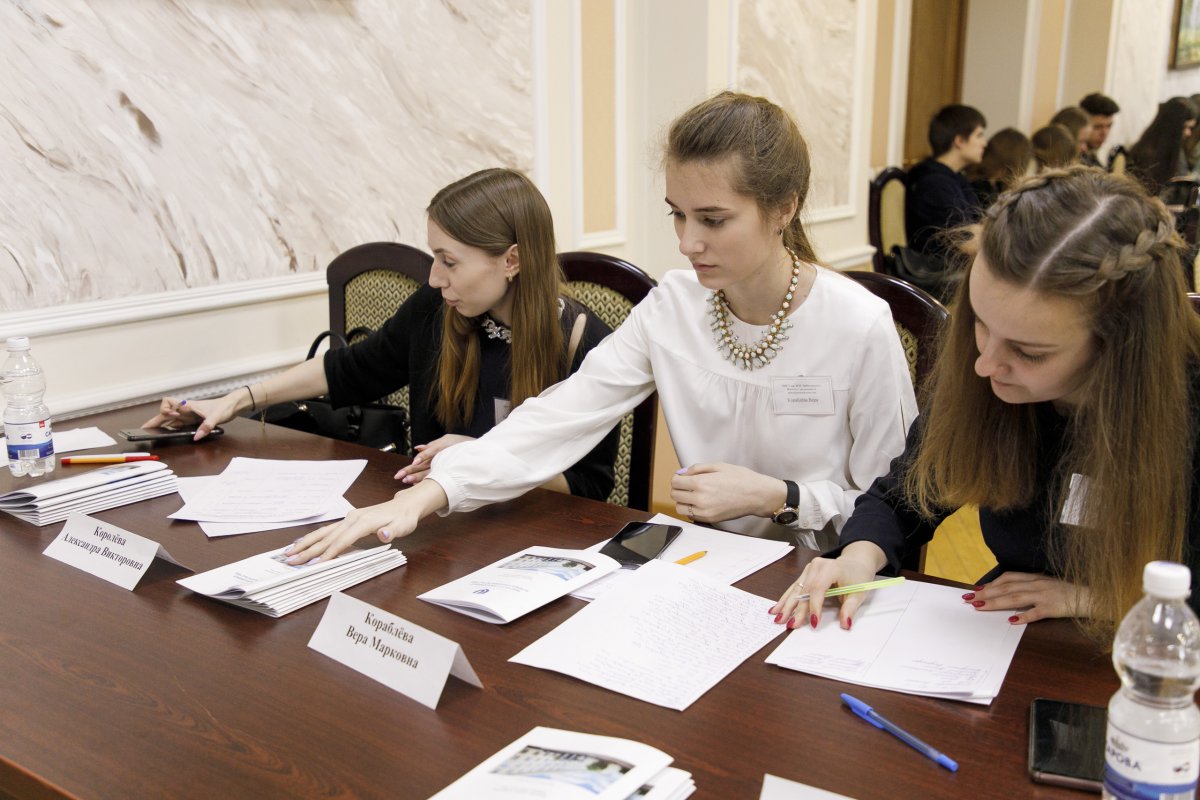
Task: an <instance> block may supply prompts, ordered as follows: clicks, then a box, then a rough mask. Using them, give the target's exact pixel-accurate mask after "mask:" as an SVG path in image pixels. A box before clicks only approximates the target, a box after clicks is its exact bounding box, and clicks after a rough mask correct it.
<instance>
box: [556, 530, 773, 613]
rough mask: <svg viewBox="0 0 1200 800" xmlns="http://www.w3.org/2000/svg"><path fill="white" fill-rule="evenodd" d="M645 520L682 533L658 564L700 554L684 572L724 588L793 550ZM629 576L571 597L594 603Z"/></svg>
mask: <svg viewBox="0 0 1200 800" xmlns="http://www.w3.org/2000/svg"><path fill="white" fill-rule="evenodd" d="M649 521H650V522H656V523H659V524H662V525H678V526H679V527H681V528H683V532H682V533H680V534H679V536H678V537H676V539H675V541H674V542H672V543H671V546H670V547H668V548H667V549H666V550H664V551H663V552H662V554H661V555H659V557H658V560H659V561H678V560H679V559H681V558H686V557H688V556H690V555H693V554H694V553H704V556H703V557H701V558H699V559H696V560H695V561H692V562H690V563H689V564H688V565H687V566H688V569H689V570H691V571H692V572H694V573H696V574H697V575H703V576H705V577H707V578H711V579H712V580H714V581H717V582H718V583H723V584H725V585H727V586H729V585H732V584H735V583H737V582H738V581H740V580H741V579H742V578H744V577H746V576H747V575H753V574H754V573H755V572H758V571H759V570H760V569H762V568H763V567H765V566H766V565H767V564H771V563H774V562H776V561H778V560H779V559H781V558H783V557H784V556H786V555H787V554H788V553H790V552H792V550H794V549H795V548H793V547H792V545H790V544H788V543H787V542H779V541H775V540H773V539H758V538H755V537H753V536H743V535H741V534H740V533H729V532H728V531H719V530H715V529H713V528H705V527H703V526H700V525H693V524H692V523H690V522H684V521H682V520H678V519H675V518H674V517H668V516H667V515H666V514H655V515H654V516H653V517H651V518H650V519H649ZM607 541H608V540H607V539H605V540H604V541H603V542H598V543H596V544H594V545H592V546H591V547H589V548H588V550H589V551H592V550H599V549H600V548H601V547H603V546H604V545H605V543H606V542H607ZM632 573H633V570H630V569H625V570H621V571H620V572H614V573H613V574H611V575H609V576H608V577H607V578H601V579H600V580H598V581H594V582H592V583H589V584H587V585H586V586H584V587H583V588H581V589H578V590H573V592H572V595H573V596H574V597H577V598H579V599H580V600H595V599H596V598H597V597H599V596H600V595H602V594H604V593H605V592H607V591H610V590H611V589H613V588H615V587H616V586H618V585H619V584H620V583H621V582H622V581H624V580H626V579H628V577H629V576H630V575H631V574H632Z"/></svg>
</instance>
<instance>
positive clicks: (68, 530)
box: [42, 514, 187, 590]
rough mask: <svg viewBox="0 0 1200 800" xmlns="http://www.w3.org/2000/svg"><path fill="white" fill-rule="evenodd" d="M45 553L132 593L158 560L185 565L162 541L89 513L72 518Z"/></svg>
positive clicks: (43, 552)
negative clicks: (96, 517)
mask: <svg viewBox="0 0 1200 800" xmlns="http://www.w3.org/2000/svg"><path fill="white" fill-rule="evenodd" d="M42 554H43V555H47V556H50V557H51V558H53V559H54V560H56V561H61V562H63V563H64V564H69V565H71V566H72V567H75V568H76V569H81V570H83V571H84V572H87V573H89V574H91V575H95V576H96V577H97V578H103V579H104V580H106V581H108V582H109V583H115V584H116V585H117V586H120V587H121V588H122V589H131V590H132V589H133V587H135V586H137V584H138V581H140V580H141V579H142V576H143V575H145V574H146V570H148V569H150V562H152V561H153V560H154V559H155V558H162V559H165V560H167V561H170V562H171V563H172V564H175V565H177V566H180V567H183V566H184V565H183V564H180V563H179V562H178V561H176V560H175V559H174V558H172V557H171V554H170V553H168V552H167V551H166V548H164V547H163V546H162V545H160V544H159V543H158V542H156V541H154V540H152V539H147V538H146V537H144V536H138V535H137V534H136V533H130V532H129V531H127V530H123V529H121V528H118V527H117V526H116V525H110V524H109V523H107V522H101V521H100V520H98V519H95V518H94V517H89V516H88V515H86V514H73V515H72V516H71V517H69V518H68V519H67V522H66V524H65V525H63V529H62V531H61V532H60V533H59V534H58V536H57V537H56V538H55V539H54V541H52V542H51V543H50V546H49V547H47V548H46V549H45V550H43V551H42ZM184 569H187V567H184Z"/></svg>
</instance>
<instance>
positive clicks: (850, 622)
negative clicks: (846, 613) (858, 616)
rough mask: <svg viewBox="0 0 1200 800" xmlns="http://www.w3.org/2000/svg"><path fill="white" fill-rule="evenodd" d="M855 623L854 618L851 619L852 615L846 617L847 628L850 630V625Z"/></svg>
mask: <svg viewBox="0 0 1200 800" xmlns="http://www.w3.org/2000/svg"><path fill="white" fill-rule="evenodd" d="M853 624H854V620H853V619H851V618H850V617H846V630H850V626H851V625H853Z"/></svg>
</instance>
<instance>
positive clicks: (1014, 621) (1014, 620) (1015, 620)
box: [1008, 614, 1021, 625]
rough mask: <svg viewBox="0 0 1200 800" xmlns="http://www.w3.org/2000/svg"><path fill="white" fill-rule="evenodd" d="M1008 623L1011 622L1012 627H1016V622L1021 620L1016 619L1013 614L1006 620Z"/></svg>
mask: <svg viewBox="0 0 1200 800" xmlns="http://www.w3.org/2000/svg"><path fill="white" fill-rule="evenodd" d="M1008 621H1009V622H1011V623H1012V624H1013V625H1016V624H1017V623H1018V622H1020V621H1021V618H1020V617H1018V616H1017V615H1016V614H1013V615H1012V616H1011V617H1009V618H1008Z"/></svg>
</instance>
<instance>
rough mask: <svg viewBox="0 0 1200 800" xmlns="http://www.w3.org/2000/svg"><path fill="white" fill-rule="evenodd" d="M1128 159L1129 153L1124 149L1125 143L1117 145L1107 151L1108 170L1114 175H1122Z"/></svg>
mask: <svg viewBox="0 0 1200 800" xmlns="http://www.w3.org/2000/svg"><path fill="white" fill-rule="evenodd" d="M1128 160H1129V154H1128V153H1127V152H1126V151H1125V145H1123V144H1119V145H1117V146H1116V147H1114V148H1113V149H1112V150H1109V151H1108V171H1109V172H1111V173H1112V174H1114V175H1124V174H1125V164H1126V162H1127V161H1128Z"/></svg>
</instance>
